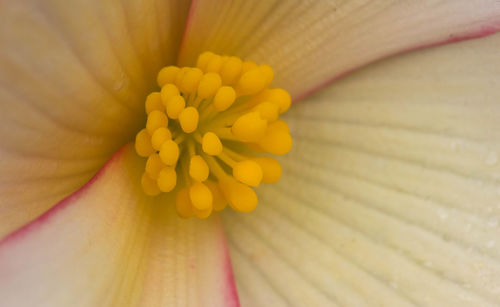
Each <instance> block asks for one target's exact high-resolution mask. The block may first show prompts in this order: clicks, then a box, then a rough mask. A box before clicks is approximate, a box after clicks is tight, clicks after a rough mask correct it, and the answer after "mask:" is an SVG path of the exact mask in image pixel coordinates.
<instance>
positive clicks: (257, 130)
mask: <svg viewBox="0 0 500 307" xmlns="http://www.w3.org/2000/svg"><path fill="white" fill-rule="evenodd" d="M266 130H267V121H266V120H265V119H262V117H261V116H260V113H259V112H249V113H247V114H245V115H242V116H240V117H239V118H238V119H237V120H236V121H235V122H234V124H233V126H232V127H231V132H232V133H233V135H234V136H235V137H237V138H238V139H239V140H240V141H242V142H257V141H259V140H260V139H262V138H263V137H264V135H265V134H266Z"/></svg>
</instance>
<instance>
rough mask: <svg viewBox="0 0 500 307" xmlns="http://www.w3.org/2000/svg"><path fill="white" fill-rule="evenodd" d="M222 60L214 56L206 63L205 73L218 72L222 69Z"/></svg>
mask: <svg viewBox="0 0 500 307" xmlns="http://www.w3.org/2000/svg"><path fill="white" fill-rule="evenodd" d="M223 63H224V59H223V58H222V57H221V56H220V55H216V54H214V55H213V56H212V57H211V58H210V60H209V61H208V63H207V67H206V68H205V71H206V72H219V71H220V70H221V68H222V64H223Z"/></svg>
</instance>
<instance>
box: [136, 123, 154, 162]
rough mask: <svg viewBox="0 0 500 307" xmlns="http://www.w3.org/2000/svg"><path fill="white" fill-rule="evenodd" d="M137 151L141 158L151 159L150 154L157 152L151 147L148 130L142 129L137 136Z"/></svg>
mask: <svg viewBox="0 0 500 307" xmlns="http://www.w3.org/2000/svg"><path fill="white" fill-rule="evenodd" d="M135 151H136V152H137V154H138V155H139V156H141V157H144V158H147V157H149V155H150V154H152V153H154V152H155V150H154V148H153V145H151V136H150V135H149V132H148V130H146V129H142V130H141V131H139V133H137V135H136V136H135Z"/></svg>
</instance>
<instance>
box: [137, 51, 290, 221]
mask: <svg viewBox="0 0 500 307" xmlns="http://www.w3.org/2000/svg"><path fill="white" fill-rule="evenodd" d="M196 66H197V67H182V68H180V67H177V66H168V67H164V68H163V69H161V70H160V72H159V73H158V77H157V82H158V85H159V86H160V87H161V90H160V92H153V93H151V94H149V95H148V97H147V99H146V113H147V121H146V127H145V128H144V129H142V130H141V131H140V132H139V133H138V134H137V136H136V140H135V148H136V151H137V154H139V156H141V157H144V158H147V162H146V167H145V172H144V174H143V176H142V180H141V183H142V188H143V190H144V192H145V193H146V194H148V195H150V196H155V195H158V194H160V193H161V192H164V193H167V192H171V191H173V190H174V188H175V187H176V186H179V188H180V189H179V190H178V192H177V197H176V209H177V212H178V214H179V215H180V216H182V217H186V218H187V217H192V216H197V217H198V218H206V217H208V216H209V215H210V214H211V213H212V211H213V210H215V211H220V210H222V209H224V208H225V207H226V205H227V204H229V205H230V207H232V208H233V209H234V210H237V211H241V212H250V211H252V210H253V209H255V207H256V206H257V196H256V194H255V192H254V190H253V189H252V188H251V187H257V186H258V185H259V184H260V183H261V182H263V183H274V182H276V181H278V180H279V178H280V176H281V166H280V164H279V162H278V161H276V160H275V159H273V158H271V157H269V156H266V155H262V154H266V153H268V154H274V155H283V154H286V153H287V152H288V151H289V150H290V148H291V147H292V138H291V137H290V132H289V129H288V125H287V124H286V123H285V122H284V121H282V120H279V116H280V115H281V114H283V113H284V112H285V111H286V110H288V108H289V107H290V102H291V99H290V95H289V94H288V92H286V91H285V90H283V89H280V88H269V85H270V84H271V82H272V80H273V75H274V73H273V70H272V68H271V67H270V66H269V65H257V64H256V63H254V62H252V61H242V60H241V59H239V58H237V57H234V56H231V57H228V56H220V55H216V54H214V53H212V52H204V53H202V54H201V55H200V56H199V57H198V61H197V64H196ZM258 154H259V155H258Z"/></svg>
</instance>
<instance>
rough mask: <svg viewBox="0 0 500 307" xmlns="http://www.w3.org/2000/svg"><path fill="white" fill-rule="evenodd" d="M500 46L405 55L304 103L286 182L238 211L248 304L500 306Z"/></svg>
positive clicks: (234, 238) (233, 232) (487, 43)
mask: <svg viewBox="0 0 500 307" xmlns="http://www.w3.org/2000/svg"><path fill="white" fill-rule="evenodd" d="M499 48H500V35H495V36H491V37H489V38H487V39H483V40H475V41H468V42H464V43H460V44H454V45H448V46H444V47H441V48H435V49H429V50H426V51H422V52H417V53H412V54H408V55H405V56H400V57H395V58H392V59H390V60H388V61H385V62H382V63H379V64H376V65H374V66H372V67H370V68H367V69H366V70H363V71H360V72H359V73H355V74H354V75H352V76H351V77H348V78H346V79H344V80H342V81H339V82H338V83H336V84H335V85H334V86H331V87H329V88H327V89H326V90H325V91H323V92H319V93H318V95H315V96H313V97H311V98H310V99H309V100H308V101H307V102H304V103H301V104H297V105H295V106H294V108H292V110H291V111H290V114H289V117H288V119H289V121H290V126H291V129H292V135H294V140H295V143H294V144H295V147H294V149H293V150H292V152H291V153H290V154H289V156H288V157H287V158H286V159H285V160H283V169H284V174H283V176H282V180H281V182H280V183H279V184H276V185H272V186H269V187H264V188H263V189H262V190H261V192H262V193H261V195H260V198H261V204H260V206H259V207H258V209H257V210H256V211H255V214H253V215H238V214H231V215H229V216H225V219H224V222H225V224H227V226H228V227H227V233H228V234H229V237H228V240H229V243H230V246H231V252H232V256H233V258H232V259H233V264H234V268H235V276H236V280H237V281H238V286H239V290H241V300H242V305H244V306H245V305H248V306H263V305H264V304H263V302H264V301H265V300H266V299H267V298H268V297H269V298H270V299H272V300H273V301H276V302H277V303H275V304H273V306H280V304H281V305H286V306H288V305H290V306H337V305H338V306H356V307H357V306H498V305H499V304H500V239H499V238H500V226H499V219H500V206H499V204H500V202H499V199H500V161H499V159H498V157H499V154H500V121H499V120H498V116H499V114H500V104H499V101H500V91H498V88H500V61H499V59H500V55H499V53H498V50H499Z"/></svg>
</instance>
